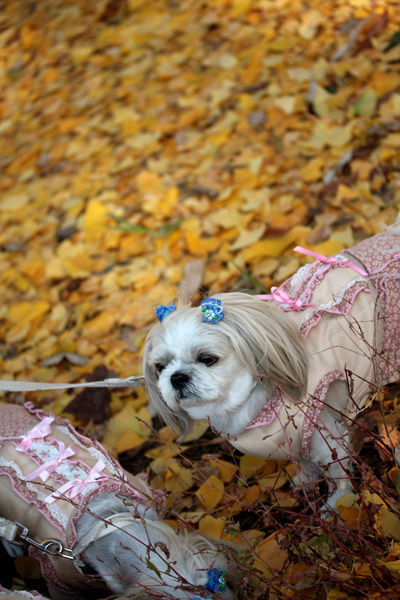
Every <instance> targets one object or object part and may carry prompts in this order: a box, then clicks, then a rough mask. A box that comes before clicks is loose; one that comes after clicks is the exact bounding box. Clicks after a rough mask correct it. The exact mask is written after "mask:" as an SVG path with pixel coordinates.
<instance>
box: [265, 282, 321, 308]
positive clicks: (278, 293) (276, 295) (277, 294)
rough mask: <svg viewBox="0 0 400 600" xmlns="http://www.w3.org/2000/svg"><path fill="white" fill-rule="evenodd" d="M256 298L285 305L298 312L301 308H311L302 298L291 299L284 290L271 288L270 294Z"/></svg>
mask: <svg viewBox="0 0 400 600" xmlns="http://www.w3.org/2000/svg"><path fill="white" fill-rule="evenodd" d="M257 298H260V300H275V301H276V302H279V303H280V304H287V305H288V307H289V308H291V309H292V310H300V309H301V308H306V307H307V306H312V305H311V304H309V303H308V302H306V301H305V300H304V299H303V298H300V297H298V298H291V297H290V296H289V295H288V294H287V293H286V292H285V291H284V290H281V289H280V288H278V287H272V288H271V294H262V295H259V296H257Z"/></svg>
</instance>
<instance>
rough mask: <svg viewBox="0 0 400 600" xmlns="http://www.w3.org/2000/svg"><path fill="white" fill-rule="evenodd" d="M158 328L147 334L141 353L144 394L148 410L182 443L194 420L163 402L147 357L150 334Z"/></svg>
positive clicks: (179, 409)
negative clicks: (161, 420) (145, 393)
mask: <svg viewBox="0 0 400 600" xmlns="http://www.w3.org/2000/svg"><path fill="white" fill-rule="evenodd" d="M157 327H158V325H156V326H155V327H154V328H153V330H152V331H151V332H150V333H149V335H148V336H147V339H146V344H145V348H144V353H143V374H144V380H145V385H146V392H147V395H148V397H149V401H150V404H149V410H150V413H152V414H154V415H156V414H157V415H160V417H161V418H162V419H163V420H164V421H165V423H166V424H167V425H168V427H170V428H171V429H172V431H173V432H174V433H175V434H176V435H178V436H179V438H178V440H177V441H178V442H183V441H184V439H185V438H186V437H187V436H188V435H189V433H190V432H191V431H192V429H193V426H194V420H193V419H192V418H191V417H190V416H189V415H188V414H187V413H186V412H185V411H184V410H182V409H181V408H180V407H178V406H177V407H176V409H175V410H174V411H172V410H171V409H170V408H169V407H168V406H167V405H166V404H165V402H164V400H163V397H162V395H161V394H160V390H159V388H158V374H157V372H156V370H155V368H154V366H153V365H152V364H151V363H150V360H149V356H150V350H151V347H152V334H153V332H154V330H155V329H156V328H157Z"/></svg>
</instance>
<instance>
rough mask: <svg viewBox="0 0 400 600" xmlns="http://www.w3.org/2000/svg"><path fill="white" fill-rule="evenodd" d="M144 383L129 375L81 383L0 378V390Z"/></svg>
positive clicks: (141, 379)
mask: <svg viewBox="0 0 400 600" xmlns="http://www.w3.org/2000/svg"><path fill="white" fill-rule="evenodd" d="M143 384H144V377H142V376H137V377H135V376H133V375H132V376H131V377H126V378H125V379H119V378H118V377H115V378H111V379H104V380H103V381H86V382H82V383H42V382H38V381H9V380H7V379H0V392H37V391H44V390H65V389H69V388H78V387H85V388H91V387H94V388H98V387H107V388H113V387H139V386H141V385H143Z"/></svg>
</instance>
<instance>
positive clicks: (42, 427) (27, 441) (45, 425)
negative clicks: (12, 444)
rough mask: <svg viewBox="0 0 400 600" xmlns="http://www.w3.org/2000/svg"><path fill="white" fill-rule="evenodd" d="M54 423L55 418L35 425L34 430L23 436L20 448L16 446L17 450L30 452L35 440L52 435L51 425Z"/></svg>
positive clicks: (46, 419) (48, 418)
mask: <svg viewBox="0 0 400 600" xmlns="http://www.w3.org/2000/svg"><path fill="white" fill-rule="evenodd" d="M53 421H54V417H45V418H44V419H43V420H42V421H40V423H38V424H37V425H35V427H34V428H33V429H31V430H30V431H28V433H25V434H24V435H23V436H22V440H21V441H20V443H19V444H18V446H16V448H15V449H16V450H18V452H27V451H28V450H29V448H30V447H31V444H32V442H33V440H36V439H38V438H40V439H43V438H45V437H46V436H47V435H49V434H50V433H51V427H50V423H52V422H53ZM20 437H21V436H18V438H20ZM3 439H4V438H3ZM7 439H16V438H7Z"/></svg>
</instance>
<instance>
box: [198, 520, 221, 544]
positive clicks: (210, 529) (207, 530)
mask: <svg viewBox="0 0 400 600" xmlns="http://www.w3.org/2000/svg"><path fill="white" fill-rule="evenodd" d="M224 525H225V522H224V520H223V519H218V518H216V517H213V516H212V515H205V516H204V517H203V518H202V519H200V521H199V527H198V529H199V531H201V533H204V535H207V536H209V537H214V538H217V539H221V537H222V535H223V532H224Z"/></svg>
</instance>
